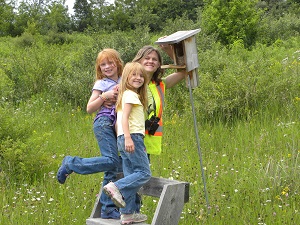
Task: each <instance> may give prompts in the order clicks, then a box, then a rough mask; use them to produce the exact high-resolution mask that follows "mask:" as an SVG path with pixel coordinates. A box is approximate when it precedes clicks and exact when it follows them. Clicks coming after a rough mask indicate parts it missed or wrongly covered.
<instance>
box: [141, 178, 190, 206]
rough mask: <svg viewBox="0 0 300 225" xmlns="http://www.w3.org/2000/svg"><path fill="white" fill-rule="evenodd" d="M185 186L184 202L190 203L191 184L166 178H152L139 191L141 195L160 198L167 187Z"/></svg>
mask: <svg viewBox="0 0 300 225" xmlns="http://www.w3.org/2000/svg"><path fill="white" fill-rule="evenodd" d="M172 184H174V185H175V184H184V187H185V189H184V190H183V193H184V202H188V201H189V183H187V182H181V181H177V180H170V179H166V178H158V177H151V179H150V180H149V181H148V182H147V183H146V184H145V185H144V186H143V187H141V189H140V190H139V193H140V194H143V195H148V196H152V197H158V198H159V197H160V196H161V194H162V191H163V188H164V186H165V185H172Z"/></svg>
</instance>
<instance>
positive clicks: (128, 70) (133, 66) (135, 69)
mask: <svg viewBox="0 0 300 225" xmlns="http://www.w3.org/2000/svg"><path fill="white" fill-rule="evenodd" d="M137 73H142V74H143V76H144V83H143V85H142V86H141V87H139V89H138V90H137V94H138V95H139V99H140V101H141V103H142V105H143V107H144V110H147V108H148V97H147V84H148V82H149V81H148V78H147V76H146V71H145V69H144V67H143V66H142V65H141V64H140V63H138V62H129V63H126V65H125V67H124V69H123V73H122V78H121V82H120V87H119V94H118V100H117V103H116V109H118V108H121V107H122V98H123V94H124V92H125V91H126V90H133V88H132V86H131V85H130V84H129V83H128V80H129V78H130V77H131V76H133V74H137Z"/></svg>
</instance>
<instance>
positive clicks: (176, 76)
mask: <svg viewBox="0 0 300 225" xmlns="http://www.w3.org/2000/svg"><path fill="white" fill-rule="evenodd" d="M186 75H187V72H186V71H185V70H182V71H178V72H175V73H172V74H170V75H169V76H167V77H166V88H171V87H173V86H175V85H176V84H178V83H179V82H180V81H182V80H183V79H184V78H185V77H186Z"/></svg>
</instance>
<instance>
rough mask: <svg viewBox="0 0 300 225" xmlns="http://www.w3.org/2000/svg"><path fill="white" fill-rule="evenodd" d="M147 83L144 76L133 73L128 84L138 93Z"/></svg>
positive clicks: (139, 73)
mask: <svg viewBox="0 0 300 225" xmlns="http://www.w3.org/2000/svg"><path fill="white" fill-rule="evenodd" d="M144 81H145V78H144V74H143V73H141V72H137V73H133V74H131V75H129V76H128V83H129V85H130V86H131V87H133V88H134V89H135V91H137V90H138V89H139V88H140V87H142V86H143V84H144Z"/></svg>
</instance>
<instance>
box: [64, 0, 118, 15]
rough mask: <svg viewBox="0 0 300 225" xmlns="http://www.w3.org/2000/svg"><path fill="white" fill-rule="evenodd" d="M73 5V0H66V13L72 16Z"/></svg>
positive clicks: (112, 0)
mask: <svg viewBox="0 0 300 225" xmlns="http://www.w3.org/2000/svg"><path fill="white" fill-rule="evenodd" d="M106 2H108V3H113V2H114V0H106ZM74 3H75V0H66V5H67V6H68V12H69V13H70V14H73V12H74V10H73V6H74Z"/></svg>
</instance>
